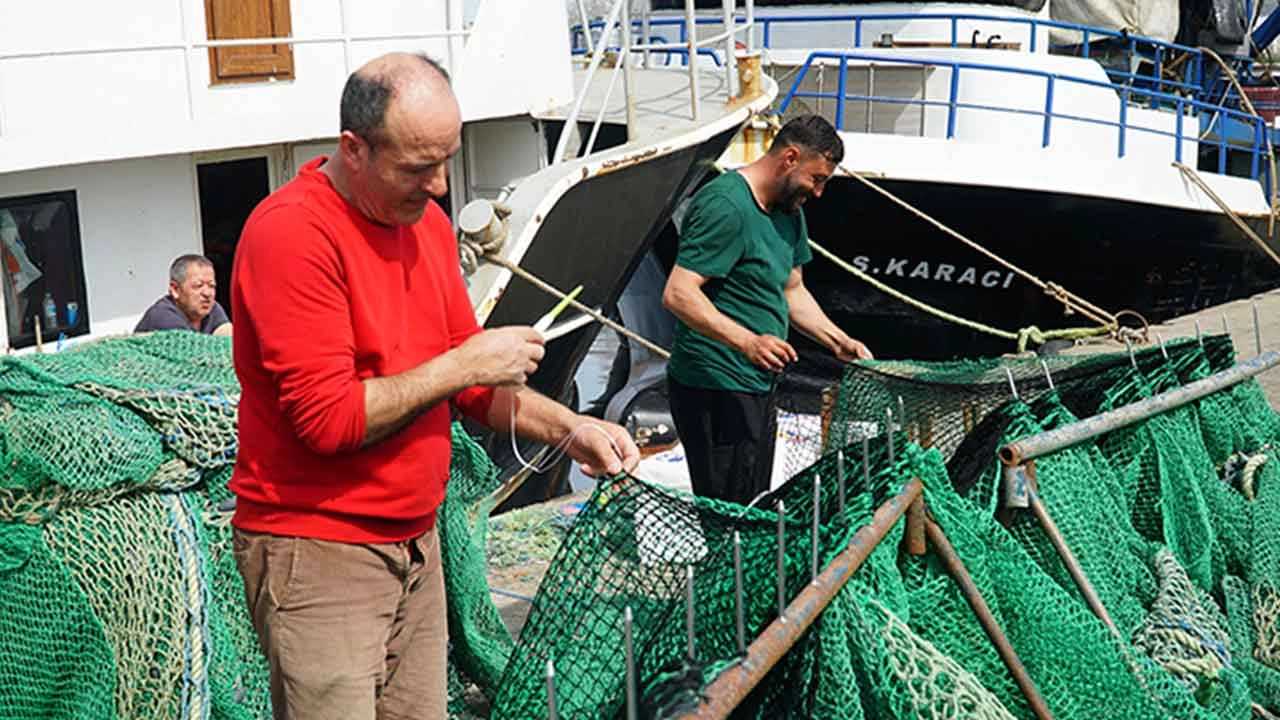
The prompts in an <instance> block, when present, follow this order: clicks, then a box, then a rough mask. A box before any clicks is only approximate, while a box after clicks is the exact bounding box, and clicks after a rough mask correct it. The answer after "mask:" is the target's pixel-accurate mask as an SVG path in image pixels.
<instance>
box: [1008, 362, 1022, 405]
mask: <svg viewBox="0 0 1280 720" xmlns="http://www.w3.org/2000/svg"><path fill="white" fill-rule="evenodd" d="M1004 375H1005V377H1007V378H1009V393H1010V394H1012V395H1013V399H1014V400H1021V399H1022V397H1021V396H1019V395H1018V386H1017V385H1016V384H1014V382H1013V371H1012V370H1010V369H1009V366H1008V365H1005V366H1004Z"/></svg>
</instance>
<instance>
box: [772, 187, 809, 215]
mask: <svg viewBox="0 0 1280 720" xmlns="http://www.w3.org/2000/svg"><path fill="white" fill-rule="evenodd" d="M808 199H809V193H808V191H806V190H805V189H804V188H802V187H800V186H799V185H792V184H790V183H789V182H788V184H787V188H786V192H785V193H783V195H782V197H780V198H778V202H777V203H775V204H774V208H775V209H777V210H782V211H783V212H786V213H789V214H791V215H795V214H796V213H798V212H800V206H801V205H803V204H804V202H805V201H806V200H808Z"/></svg>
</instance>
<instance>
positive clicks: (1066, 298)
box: [810, 163, 1122, 334]
mask: <svg viewBox="0 0 1280 720" xmlns="http://www.w3.org/2000/svg"><path fill="white" fill-rule="evenodd" d="M836 167H837V169H838V170H839V171H840V172H841V173H842V174H844V175H846V176H848V177H851V178H853V179H854V180H857V181H858V182H860V183H862V184H863V185H866V186H867V187H868V188H870V189H871V190H874V191H875V192H876V193H879V194H880V195H882V196H884V197H885V198H886V199H887V200H889V201H890V202H893V203H894V204H896V205H898V206H899V207H901V208H902V209H904V210H906V211H907V212H910V213H911V214H913V215H915V216H916V217H918V218H920V219H921V220H924V221H925V222H927V223H929V224H930V225H933V226H934V227H935V228H937V229H939V230H941V231H942V232H943V233H945V234H947V235H950V236H951V237H953V238H955V239H956V240H959V241H960V242H962V243H964V244H965V245H967V246H968V247H969V248H971V249H973V250H975V251H977V252H979V253H981V254H982V255H984V256H986V257H987V258H988V259H990V260H992V261H993V262H995V263H997V264H998V265H1000V266H1002V267H1004V268H1005V269H1006V270H1008V271H1010V272H1012V273H1015V274H1017V275H1019V276H1021V277H1022V278H1023V279H1025V280H1027V281H1028V282H1030V283H1032V284H1033V285H1035V286H1036V287H1038V288H1040V289H1041V290H1043V291H1044V293H1045V294H1046V295H1048V296H1049V297H1052V298H1054V299H1055V300H1057V301H1059V302H1061V303H1062V304H1063V305H1064V306H1065V307H1066V308H1067V309H1068V310H1071V311H1074V312H1078V313H1080V314H1081V315H1083V316H1085V317H1087V318H1089V319H1090V320H1092V321H1093V322H1095V323H1097V324H1098V325H1099V326H1101V327H1103V328H1106V332H1108V333H1114V332H1120V331H1121V330H1122V328H1121V327H1120V324H1119V323H1118V322H1117V321H1116V316H1115V315H1114V314H1112V313H1110V312H1107V311H1106V310H1103V309H1102V308H1100V307H1098V306H1097V305H1094V304H1093V303H1091V302H1089V301H1087V300H1085V299H1084V298H1082V297H1080V296H1079V295H1076V294H1075V293H1073V292H1071V291H1069V290H1067V289H1066V288H1063V287H1062V286H1061V285H1058V284H1056V283H1052V282H1045V281H1044V280H1041V279H1040V278H1038V277H1036V276H1035V275H1033V274H1031V273H1030V272H1028V271H1026V270H1024V269H1022V268H1021V267H1018V266H1017V265H1014V264H1013V263H1011V262H1009V261H1008V260H1005V259H1004V258H1002V257H1000V256H999V255H996V254H995V253H994V252H992V251H990V250H988V249H987V248H985V247H983V246H982V245H981V244H980V243H978V242H975V241H974V240H971V239H969V238H968V237H965V236H964V235H962V234H961V233H960V232H958V231H956V230H954V229H952V228H951V227H949V226H947V225H945V224H943V223H942V222H941V221H940V220H938V219H937V218H935V217H933V216H932V215H930V214H928V213H926V212H925V211H923V210H921V209H920V208H918V207H916V206H915V205H912V204H911V203H909V202H907V201H906V200H903V199H902V198H900V197H898V196H897V195H895V194H893V193H892V192H889V191H888V190H886V189H884V188H883V187H881V186H880V185H879V184H877V183H875V182H873V181H872V180H871V179H870V178H868V177H867V176H866V175H864V174H862V173H860V172H858V171H856V170H850V169H849V168H848V166H846V165H844V164H843V163H840V164H838V165H837V166H836ZM810 242H812V241H810ZM1099 334H1102V333H1099Z"/></svg>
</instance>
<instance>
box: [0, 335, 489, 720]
mask: <svg viewBox="0 0 1280 720" xmlns="http://www.w3.org/2000/svg"><path fill="white" fill-rule="evenodd" d="M230 350H231V348H230V341H229V340H227V339H224V338H214V337H210V336H205V335H200V334H198V333H187V332H166V333H152V334H149V335H145V336H137V337H131V338H123V339H112V340H107V341H102V342H96V343H91V344H85V345H82V346H79V347H77V348H75V349H73V350H69V351H66V352H61V353H57V354H51V355H32V356H27V357H23V358H20V359H18V358H12V357H8V358H3V359H0V463H2V465H0V466H2V467H4V468H5V473H4V475H3V477H2V478H0V583H2V587H3V588H4V592H0V717H3V718H6V719H9V718H14V719H18V718H21V719H27V718H31V719H36V718H40V719H44V718H58V719H63V718H69V719H74V720H107V719H110V718H198V719H200V720H204V719H206V718H214V719H222V718H227V719H234V718H244V719H246V720H247V719H250V718H269V717H270V716H271V711H270V696H269V692H268V684H267V668H266V662H265V660H264V659H263V658H262V656H261V653H260V651H259V649H258V643H257V638H256V636H255V634H254V632H253V628H252V626H251V624H250V622H249V618H248V614H247V612H246V609H245V600H244V587H243V584H242V582H241V579H240V575H239V573H238V571H237V570H236V567H235V560H234V558H233V557H232V554H231V527H230V515H231V509H232V502H231V500H232V498H231V495H230V493H229V491H228V490H227V482H228V480H229V479H230V477H231V468H232V466H233V465H234V462H235V456H236V449H237V446H236V426H235V420H236V404H237V401H238V399H239V384H238V383H237V381H236V378H235V373H234V370H233V368H232V364H231V352H230ZM453 447H454V455H453V462H452V465H451V473H450V476H451V477H450V485H449V491H448V499H447V501H446V504H445V506H444V507H442V509H441V512H440V527H441V535H442V538H441V542H442V557H443V562H444V565H445V568H446V576H447V579H448V584H449V587H448V590H449V595H450V600H449V609H450V636H451V638H452V650H453V655H454V657H456V659H457V662H456V666H455V664H454V663H451V665H450V670H451V677H452V678H454V679H455V680H456V682H457V688H458V690H459V692H458V697H455V698H454V699H455V701H456V702H455V703H454V706H455V708H462V704H461V702H460V696H461V689H462V688H463V687H464V686H467V685H470V686H474V687H476V688H478V689H479V690H480V691H482V692H492V691H493V689H494V687H495V685H496V683H497V679H498V676H499V674H500V673H501V671H502V668H503V666H504V665H505V662H506V657H507V655H508V654H509V652H510V647H511V644H512V640H511V637H510V635H509V634H508V633H507V630H506V628H505V626H503V625H502V622H501V620H500V618H499V617H498V615H497V612H496V610H494V608H493V605H492V603H491V602H490V601H489V597H488V593H487V586H486V584H485V578H484V568H485V564H484V552H483V548H484V537H485V531H484V529H485V525H486V520H487V516H488V512H489V510H490V509H491V506H492V503H491V502H489V503H488V504H486V497H487V495H488V493H489V492H491V491H492V490H493V489H494V487H495V486H496V484H497V471H496V469H495V468H494V467H493V465H492V464H491V463H490V462H489V460H488V458H487V457H486V456H485V455H484V453H483V451H482V450H481V449H480V448H479V446H478V445H476V444H475V443H474V442H473V441H472V440H471V439H470V438H468V437H467V436H466V435H465V434H464V433H463V432H462V431H461V429H460V428H459V427H457V426H455V428H454V434H453ZM463 710H464V709H463ZM460 711H461V710H460Z"/></svg>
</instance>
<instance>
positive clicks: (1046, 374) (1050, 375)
mask: <svg viewBox="0 0 1280 720" xmlns="http://www.w3.org/2000/svg"><path fill="white" fill-rule="evenodd" d="M1040 367H1041V368H1043V369H1044V379H1045V380H1047V381H1048V382H1049V390H1050V392H1052V391H1053V390H1055V389H1056V388H1054V387H1053V373H1051V372H1049V363H1047V362H1045V361H1044V360H1043V359H1042V360H1041V361H1040Z"/></svg>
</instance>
